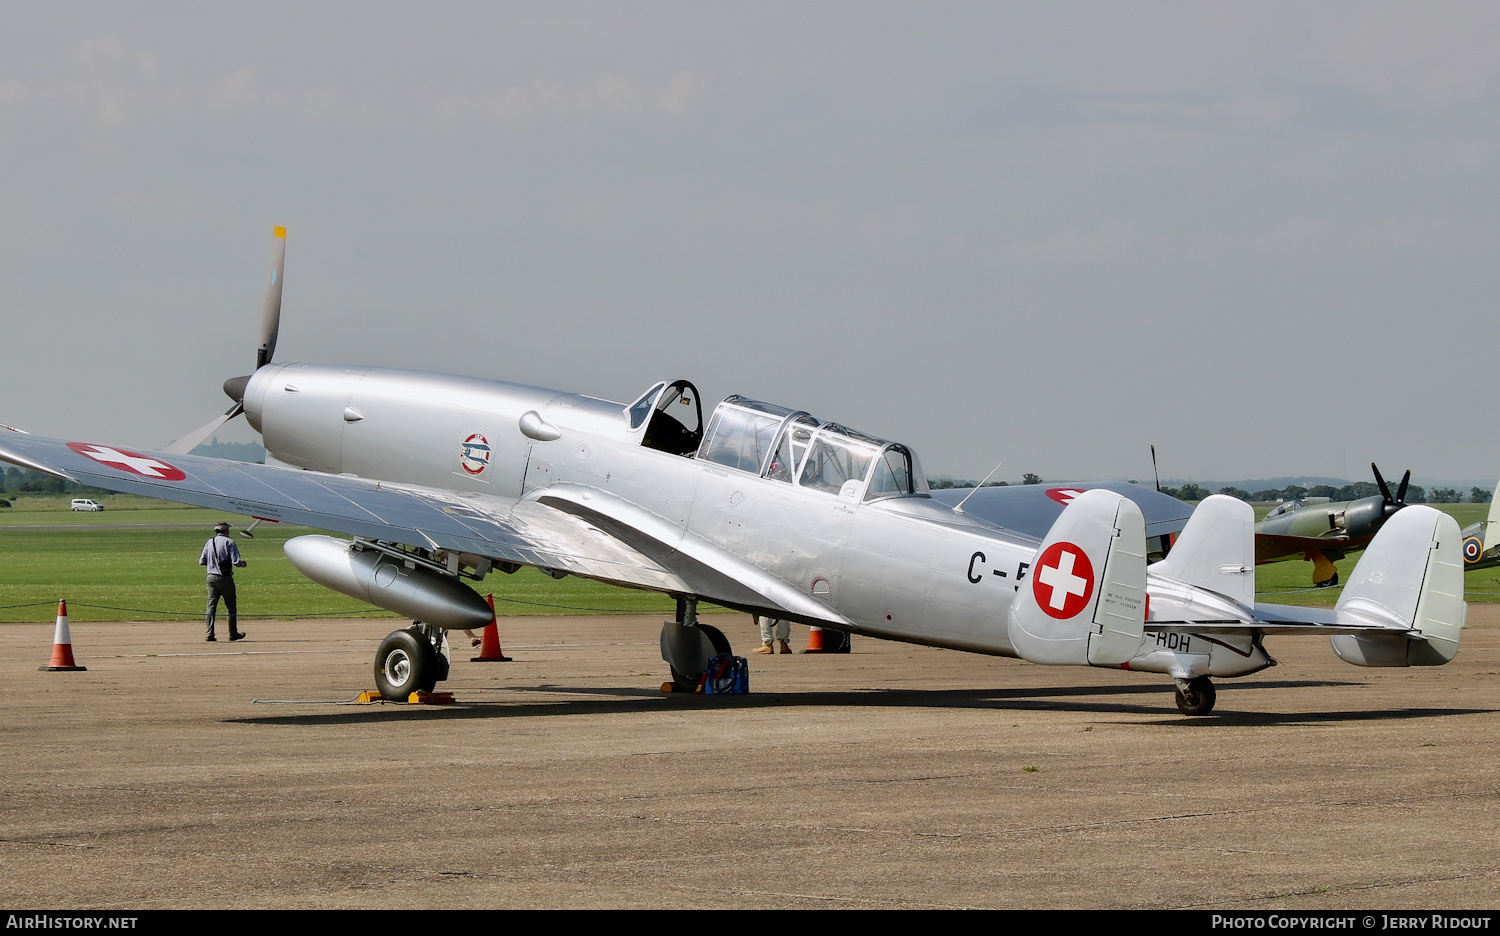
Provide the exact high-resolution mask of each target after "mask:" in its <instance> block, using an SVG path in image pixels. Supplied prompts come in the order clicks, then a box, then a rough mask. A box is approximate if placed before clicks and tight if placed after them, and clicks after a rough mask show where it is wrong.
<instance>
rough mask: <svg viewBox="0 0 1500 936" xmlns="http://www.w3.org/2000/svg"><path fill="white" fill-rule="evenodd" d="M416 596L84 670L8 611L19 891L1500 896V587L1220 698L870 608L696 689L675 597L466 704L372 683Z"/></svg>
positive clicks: (105, 656)
mask: <svg viewBox="0 0 1500 936" xmlns="http://www.w3.org/2000/svg"><path fill="white" fill-rule="evenodd" d="M709 620H710V621H711V623H714V624H716V625H717V626H719V627H721V628H722V629H724V630H725V631H726V633H727V634H728V635H729V637H730V639H731V640H732V641H733V643H734V645H735V649H736V652H737V653H741V654H746V655H748V654H747V651H749V650H750V649H752V648H753V647H754V645H755V642H756V641H755V638H754V636H753V628H752V625H751V623H750V620H749V618H748V617H746V616H743V615H733V616H729V615H725V616H714V617H712V618H710V619H709ZM398 623H399V622H396V621H374V620H361V621H319V622H307V621H302V622H251V623H249V624H247V629H248V631H249V633H250V639H249V640H247V641H244V642H243V643H235V644H230V643H225V642H220V643H217V644H205V643H203V642H202V638H201V633H200V625H198V624H193V623H173V624H162V623H107V624H88V623H76V624H74V626H73V640H74V647H75V651H76V655H77V657H78V662H79V663H81V664H82V665H84V666H87V667H88V672H86V673H45V672H38V670H37V667H38V666H41V665H44V664H46V663H47V661H48V659H49V656H50V642H51V635H52V627H51V622H50V621H48V622H45V623H40V622H39V623H38V624H35V625H15V624H6V625H0V650H3V652H0V675H3V680H4V681H3V686H4V703H5V709H6V717H5V722H4V725H5V730H4V732H3V735H0V779H3V785H0V790H3V793H0V795H3V799H0V802H3V813H0V815H3V823H0V865H3V867H4V869H5V870H4V874H3V875H0V904H3V905H4V906H6V907H9V908H12V909H16V910H20V909H39V908H49V909H84V908H115V909H119V910H130V909H142V910H149V909H164V908H179V907H188V908H192V907H208V908H227V907H279V908H301V907H308V908H313V907H322V908H344V907H348V908H387V907H433V908H447V907H478V908H502V907H549V908H571V907H705V908H706V907H712V908H716V909H719V908H731V907H746V908H770V907H851V908H852V907H861V908H908V907H910V908H928V907H944V908H947V907H1075V908H1197V909H1206V910H1219V911H1234V910H1267V909H1277V908H1280V909H1298V908H1305V909H1314V910H1338V909H1408V908H1409V909H1423V910H1438V909H1461V908H1463V909H1494V908H1495V907H1497V906H1500V828H1497V825H1500V778H1497V772H1496V767H1497V764H1500V758H1497V743H1500V606H1494V605H1475V606H1471V607H1470V609H1469V623H1470V629H1469V630H1468V631H1467V632H1466V634H1465V638H1464V643H1463V649H1462V650H1461V652H1460V653H1459V656H1458V659H1457V660H1456V661H1455V662H1454V663H1452V664H1449V665H1448V666H1445V667H1437V668H1425V669H1385V670H1377V669H1360V668H1358V667H1353V666H1349V665H1347V664H1344V663H1342V662H1340V661H1339V660H1338V659H1337V658H1336V657H1334V655H1333V653H1332V651H1331V650H1330V649H1329V647H1328V643H1327V641H1326V640H1321V639H1312V638H1283V639H1280V640H1275V641H1271V642H1270V645H1269V649H1270V650H1271V652H1272V654H1273V655H1274V656H1276V657H1277V658H1278V659H1280V660H1281V662H1282V665H1281V666H1277V667H1274V668H1272V669H1269V670H1267V671H1265V672H1263V673H1260V674H1257V675H1254V676H1250V677H1247V678H1244V679H1239V680H1221V681H1219V682H1218V687H1219V696H1218V709H1217V711H1216V713H1215V714H1214V715H1212V716H1209V717H1205V718H1192V719H1190V718H1184V717H1182V716H1181V715H1179V714H1178V713H1177V710H1176V708H1175V706H1174V704H1173V700H1172V692H1171V686H1170V682H1169V681H1168V680H1167V679H1165V678H1164V677H1160V676H1152V675H1148V674H1136V673H1126V672H1120V671H1107V670H1091V669H1085V668H1074V667H1042V666H1032V665H1028V664H1025V663H1021V662H1018V661H1015V660H1002V659H994V658H988V657H981V656H973V655H968V654H961V653H955V652H951V651H944V650H934V649H929V648H922V647H911V646H906V645H902V644H894V643H883V642H879V641H875V640H866V639H860V638H855V642H854V652H853V653H852V654H849V655H837V656H803V655H794V656H782V655H777V656H769V657H768V656H759V655H750V660H751V667H752V674H751V689H752V690H753V693H754V694H753V695H750V696H747V697H709V698H703V697H691V696H682V695H663V694H662V693H660V692H659V691H658V689H657V686H658V685H659V684H660V682H661V680H662V679H663V678H664V676H665V673H666V667H665V664H663V663H662V662H661V660H660V654H659V650H658V646H657V635H658V631H659V628H660V622H659V620H657V619H655V618H641V617H580V618H557V617H548V618H506V619H504V620H502V622H501V640H502V643H503V645H504V647H505V650H506V652H507V653H508V654H510V655H512V656H514V657H515V662H512V663H483V664H481V663H469V662H467V660H468V657H469V656H470V655H471V654H470V652H469V651H467V649H466V648H456V651H455V653H454V657H455V660H456V661H457V662H456V663H455V665H454V667H453V678H452V679H451V680H450V681H449V682H448V683H446V684H444V686H445V687H446V688H448V689H451V690H452V691H453V692H454V693H455V694H456V695H457V697H458V699H459V704H458V705H455V706H449V707H426V706H421V707H418V706H401V705H391V704H376V705H355V704H349V702H350V700H352V699H353V698H354V697H355V696H356V695H357V694H358V693H359V692H360V691H361V690H363V689H367V688H372V687H373V678H372V675H371V665H372V659H373V656H374V651H375V647H376V644H377V643H378V642H379V640H380V639H381V638H382V637H383V636H384V635H385V634H386V633H387V632H388V631H389V630H391V629H393V628H394V627H395V626H396V624H398ZM805 637H806V629H805V628H801V627H794V628H793V641H794V645H800V644H801V643H802V642H803V641H804V640H805Z"/></svg>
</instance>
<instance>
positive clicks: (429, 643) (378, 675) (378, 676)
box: [375, 621, 448, 702]
mask: <svg viewBox="0 0 1500 936" xmlns="http://www.w3.org/2000/svg"><path fill="white" fill-rule="evenodd" d="M447 678H448V632H447V631H444V630H442V629H441V628H437V627H433V626H432V625H430V624H423V623H422V622H421V621H412V622H411V626H410V627H408V628H406V629H405V630H398V631H396V632H394V633H392V634H391V635H390V636H389V637H387V638H386V639H384V640H382V641H381V642H380V649H379V650H376V651H375V688H377V689H379V690H380V695H381V697H382V698H384V699H386V700H387V701H389V702H405V701H407V699H409V698H410V697H411V694H412V693H413V692H431V691H432V690H433V688H434V687H435V686H436V685H437V684H438V683H439V682H441V681H442V680H444V679H447Z"/></svg>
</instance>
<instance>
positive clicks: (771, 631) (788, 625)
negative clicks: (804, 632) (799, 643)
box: [755, 617, 792, 644]
mask: <svg viewBox="0 0 1500 936" xmlns="http://www.w3.org/2000/svg"><path fill="white" fill-rule="evenodd" d="M755 622H756V623H757V624H759V625H760V642H761V643H762V644H768V643H770V642H771V641H772V640H773V639H774V640H788V639H790V638H791V636H792V622H791V621H777V620H773V619H771V618H768V617H757V618H756V619H755Z"/></svg>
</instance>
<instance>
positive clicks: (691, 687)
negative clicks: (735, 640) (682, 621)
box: [669, 624, 734, 692]
mask: <svg viewBox="0 0 1500 936" xmlns="http://www.w3.org/2000/svg"><path fill="white" fill-rule="evenodd" d="M698 629H699V630H700V631H702V632H703V636H705V637H707V638H708V642H709V643H711V644H713V645H714V655H715V656H723V655H724V654H726V653H733V652H734V651H733V650H732V649H731V648H730V646H729V638H728V637H725V636H724V632H723V631H721V630H719V629H718V628H717V627H714V626H713V625H712V624H699V625H698ZM669 668H670V669H671V670H672V685H673V687H675V688H676V690H677V691H678V692H693V691H696V690H697V688H698V677H700V676H702V675H703V674H702V673H692V674H691V675H690V674H688V673H683V672H680V671H679V670H678V669H677V667H675V666H671V667H669Z"/></svg>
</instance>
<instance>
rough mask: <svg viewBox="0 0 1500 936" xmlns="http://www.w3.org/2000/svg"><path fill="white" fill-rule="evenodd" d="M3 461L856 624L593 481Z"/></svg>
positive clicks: (135, 490) (88, 459) (64, 458)
mask: <svg viewBox="0 0 1500 936" xmlns="http://www.w3.org/2000/svg"><path fill="white" fill-rule="evenodd" d="M0 460H4V461H8V462H12V463H14V464H17V465H21V466H22V467H26V468H31V469H34V470H37V471H42V472H46V473H48V474H53V475H57V476H60V477H63V478H67V479H68V480H71V481H76V482H78V483H80V484H87V485H92V486H96V487H101V488H106V489H108V490H113V491H124V492H127V493H131V494H144V495H146V496H148V497H157V498H161V499H163V500H169V501H175V502H177V503H184V504H195V505H197V506H199V507H208V508H213V509H218V510H226V511H231V512H233V513H236V514H243V515H246V516H251V517H260V518H263V519H266V520H276V521H281V522H286V523H294V524H300V525H303V526H310V527H315V528H317V529H321V530H332V531H335V532H339V533H345V534H349V535H352V536H359V537H364V538H366V539H374V540H384V541H388V542H395V543H401V544H404V545H408V546H416V547H420V548H424V549H433V550H437V549H447V550H453V551H457V552H466V553H471V554H473V555H476V556H486V557H488V558H491V559H494V560H497V561H499V562H510V563H516V564H519V565H529V566H537V567H539V568H543V569H550V570H556V571H562V572H568V573H571V574H574V575H580V576H584V577H587V578H593V579H598V580H600V581H604V582H610V583H612V584H616V585H624V586H628V587H634V588H645V589H651V590H653V591H662V592H668V593H672V594H679V595H696V596H698V597H701V598H704V599H707V600H709V601H713V602H716V603H719V604H724V605H727V606H730V607H737V608H744V609H746V610H754V611H760V612H763V613H767V614H771V615H777V616H783V617H786V618H789V619H795V620H807V621H810V622H812V623H818V622H820V621H821V622H825V623H829V624H847V623H849V622H848V621H847V619H845V618H843V617H841V616H839V615H838V614H836V613H835V612H833V611H832V610H831V609H829V608H828V607H827V606H825V605H823V604H822V603H820V602H817V601H816V600H814V599H813V598H811V597H810V596H804V595H802V594H801V593H800V592H799V591H797V590H796V589H793V588H792V587H790V586H789V585H787V584H786V583H785V582H783V581H781V580H780V579H778V578H776V577H775V576H773V575H770V574H769V573H767V572H765V571H764V570H762V569H760V568H758V567H756V566H754V565H753V564H751V563H749V562H746V561H745V560H743V559H741V558H739V557H737V556H734V555H732V554H730V553H728V552H725V551H724V550H722V549H720V548H718V547H717V546H714V545H713V544H712V543H709V542H708V541H706V540H703V539H702V538H700V537H696V536H694V535H693V534H691V533H684V531H683V530H682V529H681V528H679V527H675V526H672V525H670V524H667V523H666V522H665V521H663V520H661V519H660V518H659V517H656V516H655V515H654V514H651V513H650V512H649V511H646V510H643V509H641V508H639V507H637V506H635V505H633V504H630V503H629V502H627V501H624V500H623V499H621V498H619V497H616V496H614V495H611V494H609V493H607V492H604V491H599V490H597V489H592V488H583V487H581V486H576V485H555V486H554V487H552V488H547V489H545V490H543V491H542V492H541V494H540V495H539V496H538V497H527V498H519V499H518V498H512V497H498V496H494V495H482V494H469V493H462V492H458V491H447V490H442V489H439V488H428V487H422V486H418V485H409V484H391V483H388V482H383V481H376V480H371V479H365V478H357V477H352V476H347V475H330V474H323V473H321V472H316V471H303V470H301V469H297V468H284V467H279V466H273V465H256V464H248V463H245V462H233V461H226V460H223V459H217V458H205V457H202V456H197V455H176V454H171V455H169V454H167V453H164V452H149V451H138V450H135V449H126V448H121V447H118V446H108V445H98V444H94V443H82V442H67V441H64V440H61V439H49V438H45V437H42V436H34V435H28V434H25V433H20V432H6V431H0Z"/></svg>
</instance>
